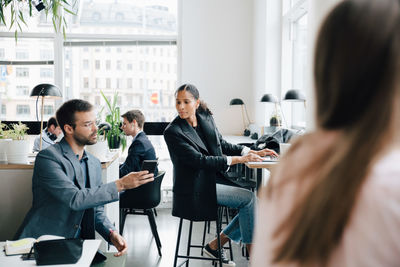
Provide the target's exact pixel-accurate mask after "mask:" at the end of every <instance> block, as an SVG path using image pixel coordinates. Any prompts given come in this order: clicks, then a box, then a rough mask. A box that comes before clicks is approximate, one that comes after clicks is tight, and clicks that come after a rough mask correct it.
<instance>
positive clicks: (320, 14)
mask: <svg viewBox="0 0 400 267" xmlns="http://www.w3.org/2000/svg"><path fill="white" fill-rule="evenodd" d="M309 1H310V2H309V14H310V15H309V21H308V25H309V32H310V34H309V44H310V45H309V47H310V53H309V59H310V61H309V62H310V71H309V74H310V76H309V81H308V82H309V86H307V87H306V88H307V89H308V90H307V92H306V94H307V96H308V97H307V109H306V113H307V114H306V120H307V122H306V123H307V129H308V130H311V129H314V128H315V97H314V91H315V90H314V80H313V64H314V50H315V41H316V38H317V35H318V31H319V28H320V26H321V23H322V22H323V19H324V18H325V16H326V15H327V13H328V12H329V11H330V10H331V9H332V7H333V6H334V5H335V4H337V3H338V2H340V0H325V1H320V0H309Z"/></svg>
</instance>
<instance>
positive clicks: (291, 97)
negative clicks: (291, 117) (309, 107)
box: [283, 89, 306, 125]
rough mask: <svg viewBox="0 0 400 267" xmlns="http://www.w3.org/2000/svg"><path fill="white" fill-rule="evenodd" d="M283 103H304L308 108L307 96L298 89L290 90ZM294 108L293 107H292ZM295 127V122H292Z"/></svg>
mask: <svg viewBox="0 0 400 267" xmlns="http://www.w3.org/2000/svg"><path fill="white" fill-rule="evenodd" d="M283 101H287V102H303V103H304V108H306V95H305V94H304V93H303V92H302V91H300V90H297V89H290V90H288V91H287V92H286V94H285V96H284V97H283ZM292 108H293V107H292ZM292 125H293V121H292Z"/></svg>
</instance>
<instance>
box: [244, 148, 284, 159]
mask: <svg viewBox="0 0 400 267" xmlns="http://www.w3.org/2000/svg"><path fill="white" fill-rule="evenodd" d="M249 153H253V154H257V155H259V156H260V157H265V156H271V157H278V154H277V153H276V152H275V151H274V150H272V149H268V148H264V149H263V150H259V151H255V150H250V152H249Z"/></svg>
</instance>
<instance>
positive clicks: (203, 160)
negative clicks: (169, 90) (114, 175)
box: [164, 84, 277, 266]
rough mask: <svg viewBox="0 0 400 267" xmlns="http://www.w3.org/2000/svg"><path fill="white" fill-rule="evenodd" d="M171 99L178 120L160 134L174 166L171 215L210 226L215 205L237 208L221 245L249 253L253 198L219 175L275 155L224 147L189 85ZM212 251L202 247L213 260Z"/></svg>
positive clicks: (214, 245) (214, 248)
mask: <svg viewBox="0 0 400 267" xmlns="http://www.w3.org/2000/svg"><path fill="white" fill-rule="evenodd" d="M175 96H176V109H177V111H178V114H179V115H178V116H177V117H176V118H175V119H174V120H173V121H172V122H171V123H170V124H169V125H168V126H167V128H166V129H165V131H164V138H165V142H166V143H167V146H168V150H169V153H170V156H171V160H172V163H173V165H174V174H173V177H174V186H173V192H174V194H173V208H172V215H173V216H177V217H180V218H184V219H188V220H193V221H204V220H215V219H216V217H217V204H220V205H224V206H228V207H232V208H236V209H238V210H239V213H238V215H237V216H236V217H235V218H233V220H232V221H231V223H230V224H229V225H228V226H227V227H226V228H225V229H224V230H223V231H222V233H221V234H220V237H221V244H222V245H223V244H225V243H226V242H227V241H228V240H229V239H231V240H234V241H236V242H238V241H242V242H243V243H245V244H246V245H247V246H248V248H249V249H250V244H251V242H252V233H253V219H254V204H255V202H256V200H255V196H254V193H253V192H251V191H249V190H247V189H243V188H239V187H237V186H236V185H235V184H233V183H232V182H230V181H229V180H227V179H225V178H224V173H225V172H226V171H227V170H228V169H229V166H231V165H234V164H238V163H245V162H249V161H262V159H261V157H260V156H265V155H272V156H277V154H276V153H275V152H274V151H273V150H269V149H264V150H261V151H253V150H250V149H249V148H247V147H244V146H240V145H233V144H230V143H228V142H226V141H225V140H224V139H223V138H222V136H221V134H220V133H219V132H218V129H217V127H216V125H215V122H214V119H213V117H212V113H211V112H210V110H209V109H208V108H207V106H206V105H205V104H204V103H203V102H201V101H200V99H199V92H198V90H197V88H196V87H195V86H194V85H191V84H184V85H182V86H181V87H179V88H178V89H177V91H176V93H175ZM226 155H229V156H226ZM217 248H218V245H217V239H216V238H215V239H214V240H213V241H211V242H210V243H208V244H207V245H206V247H205V248H204V252H205V253H206V254H208V255H209V256H212V257H213V256H217ZM223 256H224V255H223ZM223 261H224V263H225V266H235V265H234V263H233V262H230V263H228V260H227V259H226V257H225V259H224V260H223Z"/></svg>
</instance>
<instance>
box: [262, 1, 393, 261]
mask: <svg viewBox="0 0 400 267" xmlns="http://www.w3.org/2000/svg"><path fill="white" fill-rule="evenodd" d="M399 49H400V1H399V0H379V1H371V0H346V1H343V2H341V3H340V4H338V5H337V6H336V7H335V8H334V9H333V11H332V12H331V13H330V14H329V15H328V17H327V18H326V19H325V21H324V23H323V25H322V27H321V29H320V32H319V36H318V39H317V43H316V52H315V62H314V63H315V65H314V78H315V86H316V100H317V107H316V119H317V127H318V128H319V129H321V130H339V131H340V132H341V133H342V134H341V135H340V136H341V137H340V138H338V140H337V142H335V144H334V145H333V146H334V147H333V146H332V147H330V148H329V149H327V151H324V152H323V155H322V156H321V157H319V158H318V159H315V160H314V161H313V163H311V165H310V166H306V168H304V170H303V172H302V173H301V174H299V177H301V178H300V179H309V178H310V177H312V181H311V180H310V181H311V187H310V189H309V191H307V193H306V194H305V195H304V197H303V198H301V199H300V201H298V202H297V203H296V204H295V205H294V207H293V209H292V210H291V212H290V213H289V216H288V217H287V218H286V219H285V220H284V221H283V222H282V224H281V225H280V226H279V227H278V228H277V230H276V231H275V233H274V238H278V236H279V238H282V239H281V240H283V241H282V242H281V243H280V245H279V246H278V247H277V249H276V250H275V254H274V261H275V262H297V263H299V264H300V265H307V264H310V263H311V262H315V261H317V262H321V263H324V262H325V261H326V260H327V259H328V257H329V255H330V253H331V252H332V251H333V249H334V248H335V247H336V246H337V244H338V243H339V242H340V240H341V238H342V235H343V231H344V229H345V227H346V225H347V224H348V222H349V218H350V215H351V212H352V210H353V208H354V205H355V201H356V199H357V196H358V194H359V192H360V188H361V186H362V185H363V183H364V182H365V180H366V178H367V176H368V173H369V171H370V169H371V166H372V165H373V163H374V162H375V160H377V158H378V157H379V156H381V155H382V153H383V152H384V151H385V150H386V149H387V148H388V144H390V142H392V141H393V140H394V137H395V134H397V133H396V132H395V131H396V129H395V126H396V124H397V122H396V121H395V118H398V115H399V111H398V109H399V108H398V107H397V108H396V103H397V105H399V104H398V102H399V101H398V100H397V98H398V97H399V96H400V94H399V87H400V83H399V82H400V79H399V70H400V68H399V67H400V52H399ZM305 138H310V136H308V137H307V136H306V137H305ZM294 150H295V147H293V149H292V153H293V151H294ZM289 154H290V152H289ZM288 156H289V155H288ZM278 188H279V184H278V185H277V186H276V187H275V189H271V190H269V191H268V196H271V195H272V194H274V192H275V191H276V190H278Z"/></svg>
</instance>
